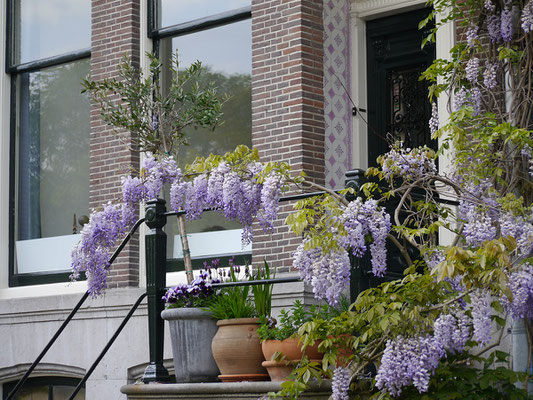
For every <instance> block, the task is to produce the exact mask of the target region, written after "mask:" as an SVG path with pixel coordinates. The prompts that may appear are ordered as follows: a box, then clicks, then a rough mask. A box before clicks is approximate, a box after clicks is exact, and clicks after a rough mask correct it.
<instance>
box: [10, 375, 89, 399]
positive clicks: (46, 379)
mask: <svg viewBox="0 0 533 400" xmlns="http://www.w3.org/2000/svg"><path fill="white" fill-rule="evenodd" d="M80 382H81V378H72V377H67V376H40V377H35V378H28V379H27V380H26V383H25V384H24V385H23V386H22V388H31V387H39V386H48V398H49V399H50V400H53V399H54V398H53V388H54V386H68V387H72V391H73V392H74V389H75V388H76V387H77V386H78V384H79V383H80ZM17 383H18V380H14V381H10V382H4V384H3V385H2V399H7V396H8V395H9V393H11V391H12V390H13V389H14V388H15V386H16V384H17ZM82 388H83V389H85V383H84V384H83V385H82ZM17 398H18V395H17V397H15V400H16V399H17Z"/></svg>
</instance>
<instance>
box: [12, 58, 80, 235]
mask: <svg viewBox="0 0 533 400" xmlns="http://www.w3.org/2000/svg"><path fill="white" fill-rule="evenodd" d="M88 72H89V60H83V61H77V62H73V63H69V64H63V65H60V66H57V67H51V68H48V69H45V70H41V71H37V72H27V73H23V74H20V76H19V77H18V82H17V83H18V92H19V99H20V102H19V106H18V118H19V124H18V132H17V134H18V135H17V136H18V185H19V186H18V201H17V211H18V214H17V216H18V224H17V226H18V232H17V233H18V234H17V239H18V240H26V239H36V238H44V237H51V236H60V235H68V234H72V232H73V224H74V215H76V216H78V217H81V216H82V215H87V214H88V213H89V107H90V104H89V99H88V97H87V96H86V95H85V94H81V93H80V89H81V88H80V82H81V80H82V79H83V78H84V77H85V76H86V75H87V74H88Z"/></svg>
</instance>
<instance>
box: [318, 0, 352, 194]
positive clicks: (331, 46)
mask: <svg viewBox="0 0 533 400" xmlns="http://www.w3.org/2000/svg"><path fill="white" fill-rule="evenodd" d="M349 33H350V0H324V119H325V128H326V135H325V138H326V139H325V148H326V154H325V157H324V160H325V163H326V185H327V186H329V187H330V188H332V189H339V188H342V187H343V186H344V173H345V172H346V170H348V169H349V168H350V167H351V105H350V99H349V98H348V95H347V93H346V90H349V88H350V35H349ZM345 88H346V89H345Z"/></svg>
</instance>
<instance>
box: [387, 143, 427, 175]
mask: <svg viewBox="0 0 533 400" xmlns="http://www.w3.org/2000/svg"><path fill="white" fill-rule="evenodd" d="M380 160H381V165H382V167H381V170H382V172H383V175H384V176H385V178H387V179H391V178H394V177H401V178H403V179H405V180H416V179H419V178H422V177H424V176H425V175H427V174H435V173H436V172H437V167H436V165H435V160H434V158H433V156H431V151H430V150H429V149H428V148H426V147H421V148H415V149H409V148H393V149H392V150H391V151H389V152H388V153H386V154H385V155H383V156H382V157H380Z"/></svg>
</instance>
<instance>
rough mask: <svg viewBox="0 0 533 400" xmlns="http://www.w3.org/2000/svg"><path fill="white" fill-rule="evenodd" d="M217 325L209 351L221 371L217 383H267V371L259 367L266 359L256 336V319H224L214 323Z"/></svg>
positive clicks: (257, 321) (257, 325)
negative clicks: (249, 381) (252, 381)
mask: <svg viewBox="0 0 533 400" xmlns="http://www.w3.org/2000/svg"><path fill="white" fill-rule="evenodd" d="M217 326H218V331H217V333H216V335H215V337H214V338H213V342H212V344H211V349H212V351H213V357H214V358H215V361H216V363H217V365H218V368H219V369H220V373H221V375H219V378H220V380H222V381H233V382H234V381H240V380H267V379H268V374H267V371H266V370H265V369H264V368H263V367H262V366H261V363H262V362H263V361H264V360H265V358H264V357H263V352H262V351H261V342H260V340H259V336H258V335H257V328H259V326H260V323H259V319H258V318H237V319H223V320H220V321H217ZM236 375H242V378H241V377H238V376H236Z"/></svg>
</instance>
